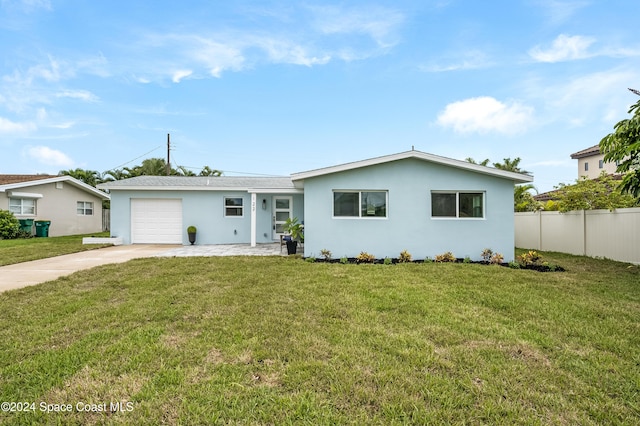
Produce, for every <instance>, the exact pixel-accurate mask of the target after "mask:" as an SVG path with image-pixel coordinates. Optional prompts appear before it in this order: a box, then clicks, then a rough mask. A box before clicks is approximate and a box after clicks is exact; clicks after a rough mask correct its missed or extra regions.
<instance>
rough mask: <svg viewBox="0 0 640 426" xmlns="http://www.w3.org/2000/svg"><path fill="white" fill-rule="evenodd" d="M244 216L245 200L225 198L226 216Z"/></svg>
mask: <svg viewBox="0 0 640 426" xmlns="http://www.w3.org/2000/svg"><path fill="white" fill-rule="evenodd" d="M243 215H244V200H243V198H242V197H224V216H225V217H242V216H243Z"/></svg>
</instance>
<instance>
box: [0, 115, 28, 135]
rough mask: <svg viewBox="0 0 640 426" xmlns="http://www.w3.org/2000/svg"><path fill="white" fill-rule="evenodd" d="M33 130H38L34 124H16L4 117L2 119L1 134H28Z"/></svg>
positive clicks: (0, 121) (0, 118)
mask: <svg viewBox="0 0 640 426" xmlns="http://www.w3.org/2000/svg"><path fill="white" fill-rule="evenodd" d="M32 130H36V125H35V124H34V123H31V122H25V123H16V122H14V121H11V120H9V119H6V118H4V117H0V134H8V133H27V132H30V131H32Z"/></svg>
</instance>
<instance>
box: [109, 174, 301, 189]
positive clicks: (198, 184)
mask: <svg viewBox="0 0 640 426" xmlns="http://www.w3.org/2000/svg"><path fill="white" fill-rule="evenodd" d="M98 188H102V189H108V190H110V191H118V190H158V189H163V190H184V191H225V190H226V191H229V190H235V191H247V192H255V191H257V190H261V192H269V191H277V192H298V190H296V189H295V187H294V186H293V182H292V181H291V178H289V177H286V176H279V177H247V176H137V177H133V178H129V179H122V180H116V181H113V182H107V183H102V184H100V185H98Z"/></svg>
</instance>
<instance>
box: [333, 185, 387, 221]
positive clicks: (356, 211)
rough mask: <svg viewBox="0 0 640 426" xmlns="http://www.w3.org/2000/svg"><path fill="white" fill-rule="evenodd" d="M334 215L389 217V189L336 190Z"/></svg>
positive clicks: (334, 193)
mask: <svg viewBox="0 0 640 426" xmlns="http://www.w3.org/2000/svg"><path fill="white" fill-rule="evenodd" d="M333 216H334V217H365V218H366V217H372V218H373V217H387V191H334V192H333Z"/></svg>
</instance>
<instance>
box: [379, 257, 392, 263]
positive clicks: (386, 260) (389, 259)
mask: <svg viewBox="0 0 640 426" xmlns="http://www.w3.org/2000/svg"><path fill="white" fill-rule="evenodd" d="M382 263H384V264H385V265H391V264H393V261H392V260H391V258H389V257H385V258H384V262H382Z"/></svg>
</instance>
